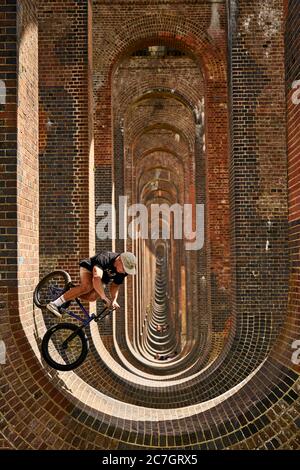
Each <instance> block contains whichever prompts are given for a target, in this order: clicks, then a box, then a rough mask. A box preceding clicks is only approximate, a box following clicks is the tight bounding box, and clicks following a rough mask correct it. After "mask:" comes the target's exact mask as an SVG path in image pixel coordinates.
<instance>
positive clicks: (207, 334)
mask: <svg viewBox="0 0 300 470" xmlns="http://www.w3.org/2000/svg"><path fill="white" fill-rule="evenodd" d="M13 3H14V2H11V1H8V0H7V1H4V4H5V6H4V7H3V8H4V9H5V12H4V13H7V14H8V16H9V19H7V18H4V19H3V21H8V22H10V23H11V24H9V25H7V24H4V23H3V25H4V27H5V28H15V27H16V25H17V24H18V29H14V31H15V32H13V31H11V32H10V33H9V32H7V34H10V36H8V39H7V44H6V43H5V44H6V46H7V47H5V48H4V49H3V50H4V51H5V52H4V53H3V54H4V56H5V54H6V52H7V51H10V52H9V54H7V55H6V56H5V60H6V65H5V73H4V77H3V79H2V78H1V89H2V90H5V93H4V92H2V95H3V96H4V94H5V99H4V98H3V97H2V98H3V99H1V108H0V119H1V126H2V127H3V128H4V130H5V132H4V133H3V135H4V141H3V152H4V153H3V155H2V156H3V165H1V170H2V169H3V171H2V172H1V176H0V179H1V185H0V188H1V193H0V198H1V204H0V213H1V227H0V237H1V238H0V252H1V278H0V295H1V301H0V312H1V316H0V344H1V350H0V367H1V375H0V392H1V395H0V402H1V416H0V423H1V426H2V428H3V430H2V431H1V437H0V447H1V448H4V449H111V450H113V449H117V450H122V449H158V448H170V449H171V448H172V449H174V448H175V449H276V448H278V449H297V448H299V443H300V441H299V432H298V431H299V418H298V415H299V371H300V369H299V361H298V357H299V354H298V352H297V344H298V343H297V341H298V340H299V335H300V331H299V321H298V317H297V315H298V311H299V298H300V297H299V281H298V278H299V268H298V266H299V244H300V238H299V233H300V232H299V208H298V202H297V201H298V199H299V185H298V179H299V158H298V157H299V131H298V123H299V104H298V100H297V99H296V98H295V93H297V90H298V88H297V86H298V85H297V84H298V81H299V76H298V75H297V74H298V72H299V61H297V50H298V49H297V38H298V37H299V18H300V11H299V2H296V1H295V0H270V2H267V4H266V2H260V1H259V0H254V1H253V2H251V5H250V4H249V2H247V1H244V0H230V1H229V0H228V1H225V0H217V1H211V0H201V1H199V2H194V1H193V0H186V1H185V2H180V3H178V2H177V0H169V1H168V4H166V3H165V2H164V1H163V0H162V1H157V2H147V4H146V3H145V2H144V1H137V2H135V8H132V6H131V5H129V3H130V2H127V1H126V0H118V2H115V1H114V0H111V1H110V2H107V1H106V0H103V1H102V0H95V1H93V2H92V1H80V2H79V1H77V0H74V1H71V2H68V4H63V3H62V2H57V1H53V0H45V1H43V2H34V1H33V0H24V1H20V2H18V3H19V8H18V9H17V8H16V5H14V4H13ZM112 6H114V7H115V8H111V7H112ZM0 14H2V12H1V13H0ZM12 36H13V37H12ZM12 44H18V48H17V47H13V46H12ZM8 45H9V46H8ZM283 45H284V47H283ZM11 59H13V60H11ZM16 63H17V64H18V66H17V65H16ZM274 84H275V85H274ZM275 90H276V92H275ZM1 148H2V147H1ZM1 152H2V150H1ZM102 204H106V206H105V207H108V205H109V204H113V205H114V206H115V208H116V212H115V213H114V212H112V215H111V219H109V217H108V223H109V224H111V234H112V236H111V237H108V238H106V239H105V238H104V237H103V238H102V239H100V238H99V237H98V235H97V234H98V232H97V224H98V223H99V220H100V218H101V217H100V215H99V214H102V213H103V211H102V212H101V210H100V211H99V207H100V208H101V207H103V206H101V205H102ZM159 206H160V207H159ZM200 206H201V207H202V208H203V212H201V214H202V213H203V225H201V226H200V227H197V222H198V218H197V214H198V213H197V207H200ZM163 207H165V208H166V207H167V208H169V209H170V208H171V210H169V211H168V210H166V211H164V210H163V209H162V208H163ZM124 208H126V210H127V218H125V219H124V217H123V212H122V211H123V209H124ZM185 210H186V211H187V212H186V214H187V215H186V218H184V216H185ZM188 210H189V212H188ZM158 214H160V217H158ZM199 220H200V219H199ZM178 221H181V223H179V222H178ZM186 227H188V230H187V231H185V230H184V229H185V228H186ZM198 229H199V230H200V229H201V230H202V231H203V233H202V236H203V237H202V236H201V237H199V239H198V241H199V240H200V241H201V240H202V238H203V243H202V242H201V243H199V246H197V247H196V248H197V249H193V243H195V242H196V238H197V235H198V231H197V230H198ZM180 230H181V231H182V233H181V234H180V236H178V233H179V232H180ZM191 232H195V233H194V235H193V236H192V235H191ZM124 234H125V235H126V236H124ZM193 237H194V238H193ZM187 247H189V248H188V249H187ZM194 248H195V246H194ZM99 250H109V251H116V252H122V251H132V252H133V253H134V254H135V255H136V257H137V275H136V276H128V277H127V279H126V281H125V283H124V285H123V286H122V287H121V290H120V295H119V299H118V300H119V303H120V305H121V308H120V310H119V311H118V312H117V313H116V314H114V315H113V316H111V317H107V318H106V319H105V320H103V321H102V322H99V323H95V322H92V323H91V325H90V327H89V328H87V335H88V339H89V344H90V351H89V354H88V356H87V358H86V360H85V362H84V363H83V364H82V365H81V366H80V367H78V368H77V369H75V370H74V371H70V372H59V371H56V370H54V369H51V368H50V367H49V366H47V364H46V363H45V362H44V360H43V358H42V356H41V352H40V348H41V340H42V338H43V335H44V334H45V332H46V330H47V329H48V328H50V327H51V326H52V325H54V324H55V323H56V322H57V321H58V320H57V319H56V318H54V317H53V316H51V313H49V312H47V311H45V310H40V309H38V308H36V307H33V306H32V293H33V291H34V288H35V286H36V284H37V282H38V280H39V279H40V278H42V277H43V276H44V275H45V274H46V273H48V272H50V271H52V270H55V269H59V268H61V269H65V270H66V271H68V272H69V273H70V275H71V277H72V280H73V281H74V282H75V283H77V282H78V280H79V268H78V262H79V260H80V259H83V258H87V257H89V256H92V255H93V254H94V253H95V252H98V251H99ZM85 305H86V307H88V308H89V309H90V311H94V310H96V309H99V308H100V303H99V305H96V303H94V304H89V305H87V304H85ZM59 321H64V319H62V320H59ZM283 423H284V424H283Z"/></svg>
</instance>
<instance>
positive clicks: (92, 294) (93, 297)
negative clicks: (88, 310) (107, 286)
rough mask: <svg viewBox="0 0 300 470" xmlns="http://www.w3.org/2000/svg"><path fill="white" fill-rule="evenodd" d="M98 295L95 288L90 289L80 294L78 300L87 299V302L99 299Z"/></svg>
mask: <svg viewBox="0 0 300 470" xmlns="http://www.w3.org/2000/svg"><path fill="white" fill-rule="evenodd" d="M99 298H100V295H99V294H98V292H96V291H95V289H93V290H91V291H90V292H88V293H87V294H83V295H81V296H80V300H87V301H88V302H95V300H97V299H99Z"/></svg>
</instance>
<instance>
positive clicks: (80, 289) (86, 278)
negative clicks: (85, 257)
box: [62, 267, 93, 302]
mask: <svg viewBox="0 0 300 470" xmlns="http://www.w3.org/2000/svg"><path fill="white" fill-rule="evenodd" d="M91 290H93V275H92V273H91V272H90V271H88V270H87V269H86V268H82V267H81V268H80V285H79V286H76V287H72V289H70V290H68V291H67V292H65V293H64V294H63V296H62V297H64V302H68V301H69V300H73V299H75V298H76V297H81V296H82V295H84V294H88V293H89V292H90V291H91Z"/></svg>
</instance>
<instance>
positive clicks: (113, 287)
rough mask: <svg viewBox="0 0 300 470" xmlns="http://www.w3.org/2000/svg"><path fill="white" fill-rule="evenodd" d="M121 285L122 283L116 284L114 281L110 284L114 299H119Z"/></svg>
mask: <svg viewBox="0 0 300 470" xmlns="http://www.w3.org/2000/svg"><path fill="white" fill-rule="evenodd" d="M119 287H120V284H115V283H114V282H112V283H111V284H110V285H109V292H110V295H111V299H112V301H114V300H117V298H118V294H119Z"/></svg>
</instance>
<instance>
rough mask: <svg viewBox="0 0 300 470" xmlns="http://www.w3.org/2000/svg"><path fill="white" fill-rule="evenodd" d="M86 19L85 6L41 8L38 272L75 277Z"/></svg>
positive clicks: (85, 245)
mask: <svg viewBox="0 0 300 470" xmlns="http://www.w3.org/2000/svg"><path fill="white" fill-rule="evenodd" d="M89 21H91V20H89V17H88V3H87V2H79V1H75V0H74V2H70V3H68V4H66V5H64V4H60V3H58V2H53V1H45V2H42V3H41V4H40V5H39V31H40V36H39V86H40V214H41V216H40V269H41V274H43V273H45V272H49V271H50V270H51V269H53V268H64V269H66V270H69V271H70V273H71V275H72V276H73V277H75V279H76V277H78V261H79V259H82V258H85V257H88V256H89V251H90V247H89V225H90V217H89V211H90V210H91V209H92V207H90V206H89V193H90V192H91V191H93V171H92V168H91V166H90V159H92V158H93V155H92V153H91V152H92V150H91V141H92V133H91V131H90V130H89V126H90V125H91V122H92V121H91V118H90V117H89V115H90V113H89V99H90V98H89V78H88V70H89V66H91V57H89V53H88V22H89ZM91 242H92V241H91Z"/></svg>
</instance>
